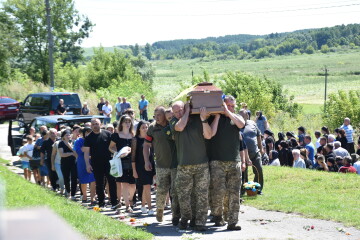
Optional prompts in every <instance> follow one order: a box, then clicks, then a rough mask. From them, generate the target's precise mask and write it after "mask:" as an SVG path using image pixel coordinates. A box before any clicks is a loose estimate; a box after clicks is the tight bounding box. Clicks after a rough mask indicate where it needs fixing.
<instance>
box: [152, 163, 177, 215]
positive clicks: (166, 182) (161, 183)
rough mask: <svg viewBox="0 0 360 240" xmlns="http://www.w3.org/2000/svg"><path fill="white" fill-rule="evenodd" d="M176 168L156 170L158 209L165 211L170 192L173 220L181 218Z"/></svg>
mask: <svg viewBox="0 0 360 240" xmlns="http://www.w3.org/2000/svg"><path fill="white" fill-rule="evenodd" d="M176 172H177V170H176V168H173V169H170V168H156V186H157V188H156V207H157V208H160V209H164V207H165V202H166V196H167V193H168V191H169V190H170V195H171V211H172V214H173V218H180V207H179V200H178V197H177V194H176V191H175V179H176Z"/></svg>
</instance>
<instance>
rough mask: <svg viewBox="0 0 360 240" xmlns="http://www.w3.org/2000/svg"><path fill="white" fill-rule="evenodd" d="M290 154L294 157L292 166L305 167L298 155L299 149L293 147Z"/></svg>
mask: <svg viewBox="0 0 360 240" xmlns="http://www.w3.org/2000/svg"><path fill="white" fill-rule="evenodd" d="M292 155H293V157H294V165H293V167H294V168H306V165H305V161H304V159H302V158H301V157H300V150H299V149H294V150H292Z"/></svg>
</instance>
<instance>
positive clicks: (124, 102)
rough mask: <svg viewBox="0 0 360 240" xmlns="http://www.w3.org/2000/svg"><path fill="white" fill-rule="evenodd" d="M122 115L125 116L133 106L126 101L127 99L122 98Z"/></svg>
mask: <svg viewBox="0 0 360 240" xmlns="http://www.w3.org/2000/svg"><path fill="white" fill-rule="evenodd" d="M120 108H121V115H124V113H125V111H126V110H128V109H130V108H131V104H130V103H129V102H127V101H126V97H123V98H122V103H120Z"/></svg>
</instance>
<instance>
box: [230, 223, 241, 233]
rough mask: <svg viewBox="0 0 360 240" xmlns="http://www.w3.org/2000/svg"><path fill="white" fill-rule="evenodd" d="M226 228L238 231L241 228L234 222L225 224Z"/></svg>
mask: <svg viewBox="0 0 360 240" xmlns="http://www.w3.org/2000/svg"><path fill="white" fill-rule="evenodd" d="M227 230H230V231H240V230H241V226H240V225H238V224H236V223H233V224H229V225H228V226H227Z"/></svg>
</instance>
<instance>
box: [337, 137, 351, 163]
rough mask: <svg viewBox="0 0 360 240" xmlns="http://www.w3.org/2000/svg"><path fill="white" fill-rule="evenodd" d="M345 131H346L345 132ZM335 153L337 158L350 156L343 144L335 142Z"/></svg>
mask: <svg viewBox="0 0 360 240" xmlns="http://www.w3.org/2000/svg"><path fill="white" fill-rule="evenodd" d="M343 131H344V130H343ZM334 148H335V150H334V153H335V155H336V156H341V157H343V158H344V157H346V156H350V154H349V152H348V150H346V149H345V148H343V147H342V143H341V142H339V141H336V142H334Z"/></svg>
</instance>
